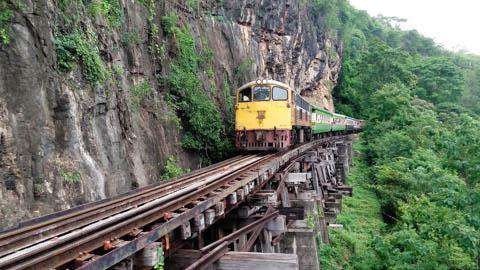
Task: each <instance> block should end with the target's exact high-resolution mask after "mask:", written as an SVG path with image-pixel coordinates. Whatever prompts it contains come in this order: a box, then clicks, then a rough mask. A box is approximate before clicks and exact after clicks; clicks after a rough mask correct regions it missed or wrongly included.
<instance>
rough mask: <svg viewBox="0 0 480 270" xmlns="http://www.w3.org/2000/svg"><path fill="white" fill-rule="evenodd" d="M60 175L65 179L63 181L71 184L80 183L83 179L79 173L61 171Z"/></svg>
mask: <svg viewBox="0 0 480 270" xmlns="http://www.w3.org/2000/svg"><path fill="white" fill-rule="evenodd" d="M60 175H61V176H62V177H63V180H64V181H65V182H66V183H69V184H75V183H79V182H80V180H81V179H82V175H81V174H80V172H78V171H61V172H60Z"/></svg>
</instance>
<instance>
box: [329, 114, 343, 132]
mask: <svg viewBox="0 0 480 270" xmlns="http://www.w3.org/2000/svg"><path fill="white" fill-rule="evenodd" d="M346 121H347V120H346V118H345V115H341V114H337V113H334V114H333V126H332V131H344V130H346V129H347V123H346Z"/></svg>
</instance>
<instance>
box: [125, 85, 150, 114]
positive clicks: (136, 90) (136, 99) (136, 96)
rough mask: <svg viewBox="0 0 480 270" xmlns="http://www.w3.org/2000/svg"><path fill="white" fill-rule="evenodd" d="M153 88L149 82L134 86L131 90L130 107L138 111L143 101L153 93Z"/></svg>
mask: <svg viewBox="0 0 480 270" xmlns="http://www.w3.org/2000/svg"><path fill="white" fill-rule="evenodd" d="M152 91H153V90H152V87H151V86H150V84H149V83H148V82H147V81H144V82H142V83H139V84H136V85H134V86H133V87H132V88H131V89H130V98H131V100H130V101H131V102H130V105H131V106H132V108H133V109H134V110H135V111H138V110H139V109H140V107H141V105H142V101H143V100H144V99H145V97H147V96H148V95H150V94H151V93H152Z"/></svg>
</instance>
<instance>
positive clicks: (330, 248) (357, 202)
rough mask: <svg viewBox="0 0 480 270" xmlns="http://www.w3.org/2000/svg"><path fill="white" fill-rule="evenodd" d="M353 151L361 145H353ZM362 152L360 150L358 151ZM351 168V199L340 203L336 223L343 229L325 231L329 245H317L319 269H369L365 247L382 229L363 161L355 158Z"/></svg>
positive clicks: (379, 214)
mask: <svg viewBox="0 0 480 270" xmlns="http://www.w3.org/2000/svg"><path fill="white" fill-rule="evenodd" d="M354 147H355V148H361V147H362V145H360V144H356V145H355V146H354ZM358 150H364V149H358ZM354 165H355V167H354V168H353V170H352V172H350V176H349V184H350V185H352V186H353V188H354V196H353V197H351V198H348V197H346V198H345V199H344V200H343V202H342V203H343V205H342V214H341V215H340V216H339V217H338V219H337V223H339V224H342V225H343V226H344V228H343V229H331V230H330V231H329V236H330V241H331V245H324V244H321V245H320V248H319V257H320V260H321V265H322V269H327V270H336V269H342V268H343V269H352V268H353V269H370V268H369V265H367V264H365V261H367V262H368V261H369V260H370V259H369V258H368V257H369V256H371V253H369V250H370V249H371V247H370V246H369V245H370V244H371V243H373V241H374V240H375V237H376V236H377V235H379V234H380V232H381V231H382V230H383V229H384V228H385V224H384V223H383V220H382V215H381V208H380V204H379V202H378V199H377V197H376V195H375V193H374V192H373V191H372V190H371V189H370V188H369V180H368V178H367V177H366V172H367V171H368V167H367V165H366V164H365V163H364V159H363V158H360V159H359V158H355V160H354Z"/></svg>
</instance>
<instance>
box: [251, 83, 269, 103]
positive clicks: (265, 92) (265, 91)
mask: <svg viewBox="0 0 480 270" xmlns="http://www.w3.org/2000/svg"><path fill="white" fill-rule="evenodd" d="M253 100H254V101H265V100H270V87H268V86H255V88H253Z"/></svg>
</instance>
